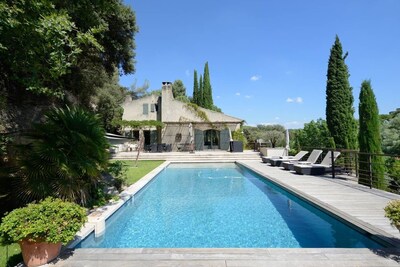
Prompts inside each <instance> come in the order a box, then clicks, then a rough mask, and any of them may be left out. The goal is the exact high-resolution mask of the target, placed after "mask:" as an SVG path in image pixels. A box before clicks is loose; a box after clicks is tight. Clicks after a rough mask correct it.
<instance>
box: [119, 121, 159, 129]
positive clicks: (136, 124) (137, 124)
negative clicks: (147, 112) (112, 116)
mask: <svg viewBox="0 0 400 267" xmlns="http://www.w3.org/2000/svg"><path fill="white" fill-rule="evenodd" d="M114 124H115V125H119V126H121V127H131V128H132V129H143V128H146V127H152V126H154V127H161V128H163V127H164V123H162V122H161V121H155V120H147V121H126V120H118V121H114Z"/></svg>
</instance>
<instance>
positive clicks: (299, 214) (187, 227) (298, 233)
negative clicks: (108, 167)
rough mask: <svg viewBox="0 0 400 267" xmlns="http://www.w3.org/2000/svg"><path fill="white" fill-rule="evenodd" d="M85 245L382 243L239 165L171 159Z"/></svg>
mask: <svg viewBox="0 0 400 267" xmlns="http://www.w3.org/2000/svg"><path fill="white" fill-rule="evenodd" d="M78 247H81V248H137V247H143V248H144V247H148V248H160V247H165V248H174V247H190V248H205V247H214V248H241V247H243V248H250V247H259V248H301V247H302V248H306V247H325V248H332V247H341V248H358V247H367V248H379V247H382V245H380V244H378V243H376V242H374V241H373V240H371V239H369V238H368V237H366V236H364V235H362V234H361V233H359V232H358V231H356V230H354V229H353V228H350V227H349V226H347V225H346V224H344V223H342V222H340V221H338V220H336V219H334V218H333V217H331V216H329V215H327V214H326V213H324V212H322V211H321V210H319V209H317V208H315V207H313V206H311V205H310V204H308V203H306V202H304V201H302V200H300V199H299V198H297V197H295V196H293V195H291V194H290V193H288V192H286V191H285V190H283V189H281V188H280V187H278V186H276V185H274V184H272V183H270V182H268V181H267V180H265V179H264V178H262V177H258V175H256V174H255V173H253V172H251V171H249V170H247V169H245V168H243V167H240V166H238V165H236V164H233V163H232V164H225V163H224V164H211V165H210V164H207V165H205V164H171V165H170V166H168V167H167V168H166V169H165V170H163V171H162V172H161V173H160V174H159V175H158V176H157V177H155V178H154V179H153V181H152V182H151V183H150V184H148V185H147V186H146V187H145V188H144V189H142V190H141V191H140V192H139V193H137V194H136V195H135V196H134V198H132V200H130V201H128V202H127V203H126V204H125V206H123V207H122V208H121V209H120V210H119V211H117V212H116V213H115V214H114V215H113V216H111V217H110V218H109V219H108V220H107V222H106V232H105V234H104V235H103V236H101V237H95V236H94V234H91V235H89V236H88V237H87V238H86V239H85V240H83V241H82V242H81V243H80V244H79V245H78Z"/></svg>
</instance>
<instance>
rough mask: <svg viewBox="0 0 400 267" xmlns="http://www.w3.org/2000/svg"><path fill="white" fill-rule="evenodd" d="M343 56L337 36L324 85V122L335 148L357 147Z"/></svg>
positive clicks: (350, 91)
mask: <svg viewBox="0 0 400 267" xmlns="http://www.w3.org/2000/svg"><path fill="white" fill-rule="evenodd" d="M346 57H347V53H346V55H344V56H343V50H342V45H341V43H340V40H339V37H338V36H337V35H336V40H335V43H334V45H333V46H332V49H331V54H330V57H329V63H328V73H327V85H326V122H327V124H328V128H329V131H330V133H331V135H332V137H333V140H334V141H335V145H336V148H346V149H355V148H356V147H357V133H356V122H355V120H354V108H353V101H354V99H353V94H352V88H351V86H350V83H349V76H350V75H349V72H348V68H347V65H346V63H345V59H346Z"/></svg>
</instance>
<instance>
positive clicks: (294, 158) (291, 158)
mask: <svg viewBox="0 0 400 267" xmlns="http://www.w3.org/2000/svg"><path fill="white" fill-rule="evenodd" d="M307 153H308V151H304V150H302V151H300V152H299V153H297V154H296V155H294V156H289V157H282V158H279V159H270V160H269V164H271V166H277V167H279V166H281V164H282V162H291V161H299V160H301V159H302V158H303V157H304V156H305V155H306V154H307Z"/></svg>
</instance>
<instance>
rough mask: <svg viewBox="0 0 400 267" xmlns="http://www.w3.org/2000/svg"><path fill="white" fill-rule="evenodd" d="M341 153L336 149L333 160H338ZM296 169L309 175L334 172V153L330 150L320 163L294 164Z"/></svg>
mask: <svg viewBox="0 0 400 267" xmlns="http://www.w3.org/2000/svg"><path fill="white" fill-rule="evenodd" d="M339 155H340V152H338V151H334V152H333V161H336V159H337V157H339ZM294 170H295V171H296V173H298V174H307V175H323V174H325V173H327V172H332V153H331V151H328V153H327V154H326V155H325V157H324V159H323V160H322V161H321V163H320V164H310V165H294ZM335 170H336V169H335Z"/></svg>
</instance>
